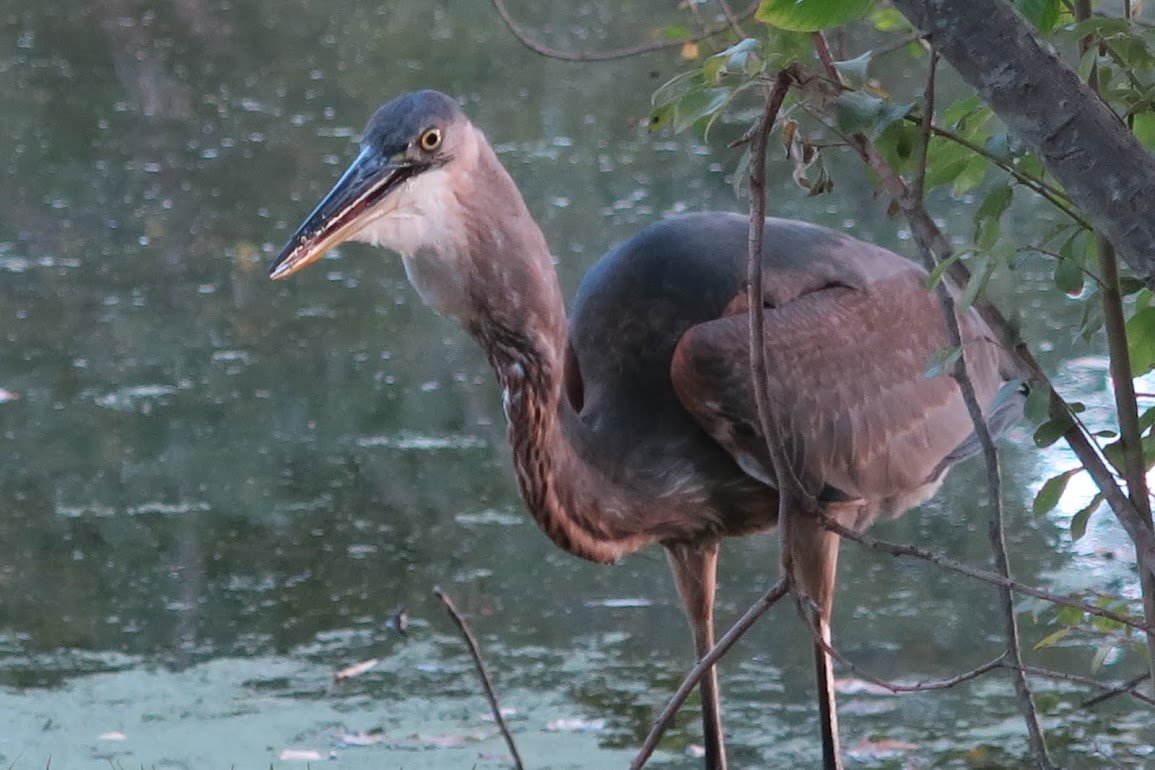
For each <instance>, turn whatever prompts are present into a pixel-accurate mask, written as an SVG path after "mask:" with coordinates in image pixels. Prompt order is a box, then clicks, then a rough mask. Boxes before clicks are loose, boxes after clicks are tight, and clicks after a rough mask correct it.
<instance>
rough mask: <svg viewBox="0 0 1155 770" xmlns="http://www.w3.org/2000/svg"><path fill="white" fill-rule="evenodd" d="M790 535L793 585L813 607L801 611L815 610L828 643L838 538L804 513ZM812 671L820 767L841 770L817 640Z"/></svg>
mask: <svg viewBox="0 0 1155 770" xmlns="http://www.w3.org/2000/svg"><path fill="white" fill-rule="evenodd" d="M828 513H829V512H828ZM789 537H790V540H791V551H792V556H793V559H792V562H793V563H792V567H793V570H794V576H795V581H796V585H797V586H798V588H800V589H802V592H803V593H804V594H805V595H806V597H807V598H808V599H810V600H812V601H813V602H814V605H813V607H812V608H804V610H805V611H806V612H807V614H809V612H810V610H811V609H813V610H815V615H816V617H815V618H814V621H815V625H816V630H817V632H818V634H819V635H820V637H821V638H822V640H823V641H825V642H826V644H827V645H828V646H829V645H830V641H831V637H830V612H831V609H832V608H833V606H834V584H835V575H836V573H837V571H838V544H839V537H838V536H837V535H835V534H833V533H831V532H828V531H827V530H825V529H823V528H822V525H821V524H819V523H818V520H817V519H815V518H812V517H807V516H804V515H803V516H796V517H795V519H794V520H792V521H791V522H790V525H789ZM814 672H815V678H816V683H817V685H818V715H819V720H820V722H821V727H822V767H823V770H842V751H841V749H840V747H839V740H838V709H837V702H836V696H835V692H834V667H833V665H832V661H831V660H830V656H829V655H828V654H827V653H826V650H825V649H824V648H823V646H822V645H821V644H819V643H818V642H817V641H815V642H814Z"/></svg>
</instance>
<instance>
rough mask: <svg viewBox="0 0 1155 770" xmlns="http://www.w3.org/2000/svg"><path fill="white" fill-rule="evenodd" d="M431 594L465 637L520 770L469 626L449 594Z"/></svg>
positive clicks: (518, 767) (518, 757) (514, 746)
mask: <svg viewBox="0 0 1155 770" xmlns="http://www.w3.org/2000/svg"><path fill="white" fill-rule="evenodd" d="M433 593H434V594H436V595H437V598H438V599H440V600H441V603H442V604H443V605H445V611H446V612H448V613H449V617H450V618H452V619H453V622H454V623H456V624H457V628H458V629H460V630H461V635H462V636H464V637H465V644H466V646H468V647H469V654H470V655H471V656H473V663H474V665H475V666H477V673H478V675H479V676H480V677H481V686H482V687H483V688H484V690H485V699H486V700H487V701H489V709H490V711H492V712H493V718H494V720H495V721H496V722H497V726H498V728H499V729H500V730H501V737H503V738H505V745H506V746H508V747H509V753H510V754H512V755H513V766H514V767H515V768H516V770H522V763H521V755H520V754H518V753H517V744H516V743H514V741H513V733H511V732H510V731H509V725H507V724H506V723H505V717H504V716H502V713H501V706H500V705H498V702H497V695H496V694H495V693H494V692H493V682H491V681H490V680H489V674H488V673H487V672H486V670H485V664H484V663H482V662H481V648H480V647H478V645H477V639H476V638H475V637H474V636H473V632H472V631H470V630H469V626H468V625H466V623H465V618H463V617H461V613H459V612H458V611H457V607H456V606H454V604H453V599H451V598H450V597H449V594H447V593H445V592H444V591H442V590H441V589H440V588H434V589H433Z"/></svg>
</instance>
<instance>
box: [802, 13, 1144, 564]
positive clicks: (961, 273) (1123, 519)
mask: <svg viewBox="0 0 1155 770" xmlns="http://www.w3.org/2000/svg"><path fill="white" fill-rule="evenodd" d="M952 2H953V0H952ZM896 5H897V3H896ZM820 54H821V51H820ZM822 65H823V67H824V68H825V70H826V73H827V75H828V76H829V77H831V78H832V79H833V80H834V81H835V82H837V81H838V71H837V70H836V69H835V68H834V62H833V61H832V60H831V59H829V58H822ZM847 143H848V144H849V145H850V146H851V147H852V148H853V149H854V150H855V151H856V152H857V153H858V154H859V156H860V157H861V158H862V160H863V162H864V163H866V165H867V166H868V167H869V168H870V169H871V170H872V171H874V173H875V174H877V175H878V178H879V181H880V182H881V183H882V186H883V188H884V189H885V190H886V192H887V194H888V195H889V196H891V197H892V198H893V199H894V201H895V202H896V203H897V204H898V206H899V209H900V210H901V211H902V214H903V216H904V217H905V218H906V221H907V223H908V224H909V225H910V232H911V235H912V236H913V237H914V240H915V242H916V243H918V244H919V245H920V248H928V249H929V250H930V252H931V253H932V254H934V256H935V257H936V258H937V259H938V260H939V261H940V262H945V261H947V260H949V259H950V258H951V257H952V256H953V255H954V249H952V248H951V245H950V243H949V242H948V241H947V239H946V237H945V236H944V235H943V234H942V231H941V230H939V228H938V225H936V224H935V223H934V220H933V219H932V218H931V216H930V213H929V212H928V211H927V210H926V206H925V205H924V204H923V203H922V201H919V200H917V199H915V198H914V197H913V196H912V195H911V194H910V190H909V188H908V187H907V185H906V182H904V181H903V180H902V178H901V177H900V176H899V175H898V174H897V173H896V172H895V171H894V169H893V168H891V166H890V164H889V163H888V162H887V161H886V159H885V158H884V157H883V156H882V154H881V153H879V152H878V150H877V149H876V148H875V147H874V145H873V144H872V143H871V142H870V140H869V139H867V138H866V137H865V136H864V135H862V134H855V135H853V136H850V137H847ZM1153 220H1155V218H1153ZM1152 258H1153V259H1155V251H1153V252H1152ZM947 273H948V274H949V275H950V277H951V280H953V281H954V282H955V283H956V284H958V285H960V286H965V285H966V284H967V282H968V281H969V280H970V271H968V270H967V269H966V266H965V265H963V264H962V263H961V262H959V261H958V260H955V261H954V262H952V263H951V265H950V267H949V268H948V270H947ZM975 309H976V310H978V311H979V314H980V315H981V316H982V317H983V320H984V321H986V322H987V325H989V326H990V327H991V329H992V331H994V332H995V334H997V335H998V336H999V339H1000V340H1001V341H1002V343H1003V345H1004V346H1006V348H1007V349H1008V350H1010V351H1011V352H1012V354H1013V355H1014V356H1015V358H1016V359H1017V360H1018V362H1019V363H1020V364H1021V365H1022V367H1023V369H1024V371H1025V372H1026V373H1027V374H1028V375H1029V376H1030V379H1031V381H1032V383H1033V384H1034V386H1035V387H1044V388H1046V389H1047V391H1048V392H1049V394H1050V401H1049V403H1050V412H1051V417H1052V419H1065V420H1068V421H1069V422H1070V423H1071V427H1070V428H1069V429H1068V430H1067V432H1066V433H1064V434H1063V438H1064V439H1065V440H1066V442H1067V444H1068V445H1069V446H1070V447H1071V451H1073V452H1074V453H1075V455H1076V456H1077V457H1078V458H1079V461H1080V462H1081V463H1082V464H1083V467H1084V468H1086V469H1087V473H1088V474H1089V475H1090V476H1091V478H1092V479H1093V480H1094V482H1095V484H1096V485H1097V486H1098V487H1099V491H1101V492H1102V493H1103V497H1104V499H1105V500H1106V501H1107V504H1108V505H1109V506H1110V507H1111V510H1112V512H1113V513H1114V514H1115V517H1116V519H1118V521H1119V524H1120V525H1121V526H1122V527H1123V529H1124V530H1126V532H1127V535H1128V537H1130V538H1131V542H1133V543H1134V544H1135V559H1136V561H1137V562H1138V563H1139V566H1140V568H1141V569H1144V570H1146V571H1147V572H1149V573H1151V574H1152V575H1155V532H1153V531H1152V529H1151V528H1150V527H1148V526H1147V524H1146V521H1145V520H1144V518H1143V517H1142V515H1141V514H1140V513H1139V511H1138V510H1137V509H1136V508H1135V506H1134V504H1132V502H1131V501H1130V500H1129V499H1128V498H1127V496H1126V495H1125V494H1124V493H1123V490H1122V489H1120V488H1119V484H1118V483H1117V482H1116V481H1115V476H1114V474H1113V473H1112V472H1111V469H1110V467H1109V466H1108V465H1107V463H1106V462H1105V461H1104V459H1103V457H1102V456H1101V455H1100V453H1099V449H1098V447H1097V446H1096V444H1095V443H1094V442H1093V441H1092V440H1091V439H1090V438H1089V437H1088V435H1087V434H1086V432H1085V429H1084V428H1083V427H1082V426H1081V425H1080V423H1079V421H1078V420H1075V419H1073V415H1072V412H1071V408H1070V406H1068V404H1067V402H1066V401H1064V400H1063V397H1062V396H1061V395H1059V392H1058V391H1057V390H1055V388H1054V386H1053V385H1052V384H1051V381H1050V379H1049V378H1048V377H1047V374H1046V372H1045V371H1043V368H1042V366H1040V365H1039V362H1038V361H1037V360H1035V357H1034V356H1033V355H1032V354H1031V351H1030V350H1028V349H1027V347H1026V345H1025V344H1023V343H1022V341H1021V340H1020V339H1019V336H1018V332H1017V331H1016V330H1015V329H1014V327H1012V326H1011V324H1010V322H1008V321H1007V319H1006V318H1005V317H1004V316H1003V314H1002V313H1001V312H1000V311H999V309H998V308H997V307H995V306H994V305H993V304H991V303H990V302H988V301H987V300H985V299H982V298H980V299H978V300H976V301H975Z"/></svg>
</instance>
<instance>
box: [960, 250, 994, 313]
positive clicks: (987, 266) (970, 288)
mask: <svg viewBox="0 0 1155 770" xmlns="http://www.w3.org/2000/svg"><path fill="white" fill-rule="evenodd" d="M997 256H998V255H997V254H995V253H994V252H987V253H982V254H978V255H976V256H975V258H974V260H972V262H971V279H970V280H969V281H967V286H966V289H965V290H963V293H962V296H961V297H959V298H958V302H957V303H956V304H957V305H958V309H959V310H960V311H964V312H965V311H966V309H967V308H969V307H970V306H971V305H973V304H974V303H975V300H976V299H978V296H979V294H981V293H982V291H983V289H985V288H986V286H987V283H988V282H989V281H990V280H991V276H992V275H994V272H995V268H996V267H998V264H999V260H998V259H997Z"/></svg>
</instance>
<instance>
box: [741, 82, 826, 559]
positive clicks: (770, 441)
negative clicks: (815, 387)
mask: <svg viewBox="0 0 1155 770" xmlns="http://www.w3.org/2000/svg"><path fill="white" fill-rule="evenodd" d="M794 82H795V75H794V70H793V69H784V70H782V71H781V72H779V73H778V76H777V77H776V78H775V79H774V88H773V89H772V90H771V92H770V94H769V96H768V97H767V99H766V108H765V109H764V110H763V112H762V118H761V120H760V121H759V122H758V127H757V129H756V130H755V131H754V133H753V136H752V137H751V145H750V156H751V158H750V229H749V233H748V236H747V248H748V252H747V264H746V304H747V312H748V314H749V320H750V326H749V329H750V331H749V339H748V342H749V345H750V381H751V382H752V383H753V384H754V386H753V390H754V407H755V411H756V412H757V415H758V429H759V430H760V431H761V433H762V436H763V437H764V439H765V443H766V449H767V451H768V452H769V454H770V463H771V465H772V466H773V468H772V470H773V471H774V475H775V477H776V482H777V489H778V510H779V516H778V526H779V528H780V529H781V530H782V532H781V533H780V539H781V540H782V541H783V542H786V541H787V535H786V533H785V529H786V528H787V526H788V523H787V518H788V517H789V516H792V515H795V514H796V513H797V511H795V506H796V505H798V506H802V509H804V510H807V511H812V510H814V509H815V508H816V506H815V504H814V500H813V498H812V497H810V495H809V494H808V493H807V491H806V490H805V488H804V487H803V485H802V482H801V481H800V480H799V479H798V476H797V474H796V473H795V471H794V467H793V465H791V463H790V462H789V461H788V460H787V458H786V450H785V448H784V447H783V446H782V443H781V440H780V438H779V437H780V436H781V435H782V434H781V432H780V431H778V430H775V426H774V416H773V415H772V414H771V412H770V403H769V399H768V398H767V394H766V389H765V387H764V383H765V382H766V377H767V370H766V348H765V343H764V339H765V332H764V328H763V320H764V319H763V317H762V308H763V305H764V304H765V300H764V298H763V296H762V292H763V287H762V239H763V236H764V234H765V230H766V142H767V140H768V138H769V136H770V130H771V129H772V128H773V127H774V121H775V120H776V119H777V118H778V110H779V109H781V107H782V102H783V100H784V99H785V98H786V93H787V91H789V90H790V86H791V85H792V84H793V83H794ZM786 551H787V549H785V548H784V549H783V556H784V558H785V557H786ZM786 574H787V575H789V574H790V572H789V571H787V573H786Z"/></svg>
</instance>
